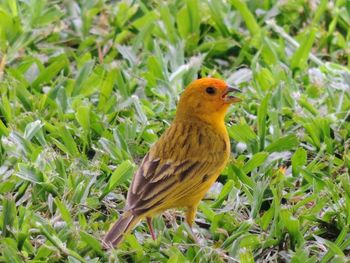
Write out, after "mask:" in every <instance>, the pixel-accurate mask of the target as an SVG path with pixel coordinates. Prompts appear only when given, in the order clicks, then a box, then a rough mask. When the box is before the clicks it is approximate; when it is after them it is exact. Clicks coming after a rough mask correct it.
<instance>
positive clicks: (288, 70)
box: [0, 0, 350, 263]
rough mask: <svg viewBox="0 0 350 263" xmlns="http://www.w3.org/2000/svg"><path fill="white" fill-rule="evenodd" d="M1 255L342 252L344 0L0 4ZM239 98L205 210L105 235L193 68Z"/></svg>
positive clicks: (162, 257) (348, 84)
mask: <svg viewBox="0 0 350 263" xmlns="http://www.w3.org/2000/svg"><path fill="white" fill-rule="evenodd" d="M0 21H1V23H0V80H1V81H0V137H1V140H0V262H106V261H108V260H109V261H111V262H112V261H118V260H119V261H121V262H125V261H127V262H133V261H134V262H140V261H142V262H227V261H228V262H243V263H248V262H303V263H312V262H322V263H325V262H347V261H348V260H349V258H350V238H349V237H350V229H349V228H350V227H349V226H350V178H349V170H350V113H349V112H350V95H349V94H350V92H349V91H350V44H349V43H350V3H349V1H346V0H335V1H325V0H320V1H311V0H309V1H307V0H298V1H274V0H266V1H258V0H250V1H246V2H245V1H242V0H231V1H210V0H206V1H199V0H177V1H175V0H174V1H167V2H166V3H165V2H164V3H162V2H160V1H141V0H135V1H112V2H110V1H103V0H100V1H98V0H81V1H59V0H57V1H56V0H54V1H46V0H30V1H29V0H28V1H16V0H3V1H1V2H0ZM209 75H210V76H214V77H219V78H222V79H225V80H227V81H228V82H229V83H230V84H233V85H236V86H238V87H240V88H241V89H242V90H243V94H242V98H243V99H244V102H243V103H241V104H239V105H238V104H237V105H236V106H234V107H232V109H231V110H230V112H229V114H228V115H227V123H228V131H229V134H230V137H231V144H232V151H233V153H232V160H231V161H230V163H229V165H228V166H227V168H226V169H225V170H224V172H223V174H222V175H221V176H220V178H219V180H218V183H217V184H216V185H215V187H213V189H212V190H211V191H210V193H209V194H208V196H207V198H206V200H204V201H203V202H202V203H201V205H200V208H199V211H198V214H197V219H196V220H197V226H196V228H195V231H196V233H197V235H198V237H199V239H200V240H201V241H200V243H199V244H195V243H193V242H192V241H191V238H190V237H189V236H188V234H187V232H186V231H185V228H184V225H183V224H182V223H181V222H182V213H181V212H180V211H170V212H167V213H165V215H164V216H163V217H161V216H159V217H157V218H155V220H154V221H155V222H154V226H155V229H156V231H157V234H158V238H157V240H156V241H153V240H152V239H151V238H150V234H149V232H148V230H147V227H146V225H145V223H142V224H140V225H138V227H137V228H136V229H135V230H134V231H133V235H129V236H128V237H127V238H126V240H125V242H124V243H123V244H122V245H121V246H120V248H119V249H116V250H114V251H111V252H105V251H103V250H102V249H101V245H100V240H101V237H102V236H103V234H104V233H105V232H106V231H107V230H108V228H109V226H110V224H111V223H112V222H114V221H115V220H116V219H117V218H118V216H119V215H120V212H121V211H122V208H123V207H124V203H125V194H126V192H127V188H128V185H129V183H130V179H131V177H132V175H133V172H134V171H135V169H136V167H137V164H138V163H139V161H140V159H141V158H142V157H143V156H144V155H145V153H146V152H147V151H148V149H149V147H150V146H151V145H152V143H154V142H155V141H156V140H157V139H158V137H159V136H160V135H161V134H162V132H163V131H164V129H166V127H168V125H169V123H170V122H171V120H172V118H173V116H174V113H175V106H176V102H177V99H178V95H179V94H180V93H181V91H182V90H183V87H184V86H185V85H187V84H188V83H189V82H191V81H192V80H194V79H196V78H197V77H198V76H209Z"/></svg>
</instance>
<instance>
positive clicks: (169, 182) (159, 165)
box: [127, 123, 229, 214]
mask: <svg viewBox="0 0 350 263" xmlns="http://www.w3.org/2000/svg"><path fill="white" fill-rule="evenodd" d="M184 134H186V135H187V136H183V135H184ZM202 151H206V152H207V154H201V153H202ZM228 154H229V146H227V141H226V140H225V137H223V136H222V135H219V134H217V133H216V132H215V131H214V129H212V128H211V127H210V126H205V125H204V127H203V123H173V125H172V126H171V127H170V128H169V129H168V130H167V131H166V132H165V133H164V134H163V135H162V137H161V138H160V139H159V141H158V142H157V143H156V144H155V145H154V146H153V147H152V148H151V149H150V151H149V153H148V154H147V155H146V156H145V157H144V159H143V161H142V163H141V165H140V167H139V169H138V171H137V172H136V174H135V176H134V178H133V181H132V184H131V186H130V189H129V192H128V197H127V209H130V210H132V211H134V213H135V214H142V213H145V212H147V211H149V210H156V207H159V206H164V205H165V204H164V203H165V202H167V201H166V200H171V199H174V198H175V199H178V198H182V197H184V196H185V195H187V194H190V193H191V192H193V191H195V190H196V187H197V186H198V185H199V184H201V183H202V182H203V181H204V180H206V177H208V176H210V175H213V174H214V173H215V172H216V170H217V168H218V167H220V166H221V165H222V164H223V163H225V162H226V159H227V158H228ZM203 156H204V157H203ZM203 158H204V159H203ZM187 180H191V182H190V183H188V184H186V183H185V181H187ZM180 182H181V183H184V184H183V185H188V186H189V187H187V188H184V187H179V183H180Z"/></svg>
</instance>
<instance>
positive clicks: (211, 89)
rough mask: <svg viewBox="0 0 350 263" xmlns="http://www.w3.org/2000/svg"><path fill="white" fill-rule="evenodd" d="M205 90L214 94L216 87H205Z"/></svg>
mask: <svg viewBox="0 0 350 263" xmlns="http://www.w3.org/2000/svg"><path fill="white" fill-rule="evenodd" d="M205 92H206V93H208V94H210V95H214V94H215V93H216V89H215V88H213V87H208V88H206V89H205Z"/></svg>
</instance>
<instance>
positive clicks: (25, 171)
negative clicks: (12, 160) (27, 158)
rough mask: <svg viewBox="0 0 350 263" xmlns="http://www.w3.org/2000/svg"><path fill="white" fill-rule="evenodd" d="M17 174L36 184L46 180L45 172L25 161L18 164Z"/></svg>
mask: <svg viewBox="0 0 350 263" xmlns="http://www.w3.org/2000/svg"><path fill="white" fill-rule="evenodd" d="M15 175H16V176H17V177H19V178H22V179H23V180H26V181H29V182H32V183H35V184H41V183H43V182H44V176H43V173H42V172H40V171H38V170H37V169H36V168H34V167H33V166H31V165H29V164H25V163H19V164H18V171H17V172H16V173H15Z"/></svg>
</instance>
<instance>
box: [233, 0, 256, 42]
mask: <svg viewBox="0 0 350 263" xmlns="http://www.w3.org/2000/svg"><path fill="white" fill-rule="evenodd" d="M231 4H232V5H233V6H234V7H235V8H236V9H237V10H238V11H239V13H240V14H241V16H242V17H243V19H244V22H245V23H246V25H247V28H248V30H249V32H250V34H251V35H252V36H256V35H260V31H261V29H260V26H259V25H258V23H257V22H256V20H255V16H254V15H253V14H252V13H251V12H250V10H249V9H248V7H247V5H246V3H245V2H243V1H242V0H231Z"/></svg>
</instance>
